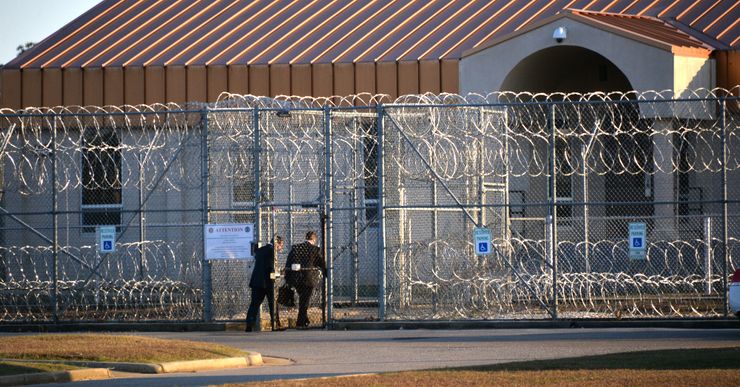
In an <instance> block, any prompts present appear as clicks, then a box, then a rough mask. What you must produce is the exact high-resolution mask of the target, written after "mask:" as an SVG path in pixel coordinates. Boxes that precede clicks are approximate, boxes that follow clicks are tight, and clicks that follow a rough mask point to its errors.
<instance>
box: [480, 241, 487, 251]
mask: <svg viewBox="0 0 740 387" xmlns="http://www.w3.org/2000/svg"><path fill="white" fill-rule="evenodd" d="M478 252H481V253H487V252H488V243H487V242H480V243H478Z"/></svg>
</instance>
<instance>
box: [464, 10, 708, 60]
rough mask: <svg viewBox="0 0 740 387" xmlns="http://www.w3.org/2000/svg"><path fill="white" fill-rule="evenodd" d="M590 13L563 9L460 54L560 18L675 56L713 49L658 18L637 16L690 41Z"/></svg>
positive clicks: (702, 54)
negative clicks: (641, 30) (632, 27)
mask: <svg viewBox="0 0 740 387" xmlns="http://www.w3.org/2000/svg"><path fill="white" fill-rule="evenodd" d="M589 14H591V15H597V13H586V12H583V11H577V10H566V11H565V12H562V13H558V14H556V15H553V16H550V17H548V18H545V19H542V20H539V21H537V22H534V23H531V24H529V25H527V26H526V27H524V28H522V29H520V30H517V31H514V32H512V33H510V34H508V35H504V36H502V37H500V38H497V39H492V40H489V41H487V42H484V43H482V44H480V45H478V46H476V47H473V48H471V49H469V50H466V51H464V52H463V55H462V57H463V58H465V57H468V56H471V55H474V54H476V53H479V52H481V51H484V50H486V49H488V48H491V47H494V46H497V45H499V44H501V43H503V42H506V41H509V40H512V39H516V38H517V37H519V36H522V35H525V34H527V33H529V32H531V31H534V30H536V29H538V28H540V27H542V26H545V25H547V24H550V23H553V22H556V21H558V20H561V19H569V20H573V21H576V22H579V23H583V24H587V25H590V26H592V27H594V28H598V29H600V30H603V31H606V32H609V33H612V34H615V35H618V36H621V37H624V38H627V39H631V40H634V41H637V42H640V43H643V44H646V45H648V46H652V47H655V48H658V49H661V50H665V51H668V52H670V53H673V54H675V55H680V56H690V57H697V58H709V57H710V55H711V54H712V51H714V50H715V48H714V47H711V46H709V45H708V44H706V43H703V42H701V41H699V40H697V39H695V38H693V37H691V36H690V35H688V34H686V33H685V32H683V31H681V30H680V29H678V28H676V27H674V26H673V25H671V24H668V23H665V22H663V21H661V20H660V19H656V18H648V17H640V18H642V19H644V20H646V21H648V20H649V21H652V22H660V23H663V24H664V25H665V26H666V28H670V29H672V30H673V31H674V32H675V33H676V34H677V35H682V36H681V37H682V38H683V39H685V40H686V42H687V43H689V44H687V45H676V44H671V43H669V42H666V41H664V40H661V39H658V38H653V37H650V36H646V35H645V34H640V33H637V32H635V31H631V30H628V29H626V28H624V27H622V26H619V25H615V24H614V23H609V22H607V21H604V20H599V19H598V18H595V17H589V16H587V15H589ZM601 15H608V16H611V17H614V18H617V17H632V16H624V15H617V14H601Z"/></svg>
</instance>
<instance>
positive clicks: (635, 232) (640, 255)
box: [627, 222, 647, 260]
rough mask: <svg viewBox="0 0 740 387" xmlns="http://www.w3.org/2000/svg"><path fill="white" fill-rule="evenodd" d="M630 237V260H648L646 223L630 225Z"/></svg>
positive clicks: (628, 240)
mask: <svg viewBox="0 0 740 387" xmlns="http://www.w3.org/2000/svg"><path fill="white" fill-rule="evenodd" d="M628 230H629V236H628V239H627V242H628V245H627V247H629V258H630V259H632V260H645V259H647V248H646V247H647V246H646V245H647V242H646V240H645V238H646V236H647V227H646V224H645V223H642V222H634V223H629V224H628Z"/></svg>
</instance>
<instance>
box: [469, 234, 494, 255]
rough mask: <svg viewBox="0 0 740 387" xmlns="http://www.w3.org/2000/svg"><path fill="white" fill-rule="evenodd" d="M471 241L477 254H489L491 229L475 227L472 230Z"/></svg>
mask: <svg viewBox="0 0 740 387" xmlns="http://www.w3.org/2000/svg"><path fill="white" fill-rule="evenodd" d="M473 243H474V245H475V253H476V254H477V255H487V254H491V250H492V249H491V247H492V244H491V230H489V229H487V228H476V229H475V230H473Z"/></svg>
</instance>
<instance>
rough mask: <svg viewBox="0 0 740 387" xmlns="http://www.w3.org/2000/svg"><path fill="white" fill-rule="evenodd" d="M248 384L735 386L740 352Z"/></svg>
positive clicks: (666, 354) (699, 351) (688, 352)
mask: <svg viewBox="0 0 740 387" xmlns="http://www.w3.org/2000/svg"><path fill="white" fill-rule="evenodd" d="M248 385H249V386H272V387H274V386H316V387H318V386H322V387H324V386H327V387H339V386H348V387H349V386H393V387H404V386H409V387H410V386H466V387H469V386H493V385H507V386H508V385H511V386H530V385H550V386H552V385H554V386H584V385H588V386H672V387H673V386H687V385H692V386H699V385H701V386H739V385H740V348H718V349H679V350H663V351H646V352H631V353H618V354H611V355H601V356H587V357H578V358H567V359H557V360H538V361H528V362H517V363H505V364H496V365H490V366H478V367H466V368H447V369H435V370H425V371H409V372H394V373H388V374H379V375H363V376H350V377H339V378H326V379H309V380H301V381H285V380H281V381H275V382H269V383H252V384H248Z"/></svg>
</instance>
